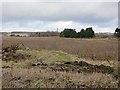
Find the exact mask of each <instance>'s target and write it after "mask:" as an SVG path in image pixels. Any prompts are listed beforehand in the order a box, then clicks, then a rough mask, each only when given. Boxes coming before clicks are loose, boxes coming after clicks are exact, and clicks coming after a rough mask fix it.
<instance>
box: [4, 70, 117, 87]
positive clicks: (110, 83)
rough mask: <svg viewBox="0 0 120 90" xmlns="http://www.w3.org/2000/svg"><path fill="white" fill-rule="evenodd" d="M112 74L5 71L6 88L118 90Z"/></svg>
mask: <svg viewBox="0 0 120 90" xmlns="http://www.w3.org/2000/svg"><path fill="white" fill-rule="evenodd" d="M117 85H118V80H116V79H115V78H113V76H112V75H110V74H102V73H85V72H83V73H70V72H54V71H50V70H47V69H39V68H31V69H20V68H19V69H18V68H13V69H12V73H11V69H3V87H6V88H11V87H13V88H83V87H84V88H99V87H102V88H117Z"/></svg>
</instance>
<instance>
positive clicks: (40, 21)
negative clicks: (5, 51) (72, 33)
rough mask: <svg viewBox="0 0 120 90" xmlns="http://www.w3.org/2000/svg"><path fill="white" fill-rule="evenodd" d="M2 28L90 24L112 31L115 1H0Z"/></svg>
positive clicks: (115, 21)
mask: <svg viewBox="0 0 120 90" xmlns="http://www.w3.org/2000/svg"><path fill="white" fill-rule="evenodd" d="M0 26H2V31H6V32H9V31H30V32H31V31H32V32H34V31H56V30H57V28H58V31H62V30H63V29H64V28H73V29H76V30H77V31H80V30H81V29H82V28H84V29H85V28H87V27H93V29H94V31H95V32H114V30H115V28H116V27H117V26H118V3H117V2H2V25H0Z"/></svg>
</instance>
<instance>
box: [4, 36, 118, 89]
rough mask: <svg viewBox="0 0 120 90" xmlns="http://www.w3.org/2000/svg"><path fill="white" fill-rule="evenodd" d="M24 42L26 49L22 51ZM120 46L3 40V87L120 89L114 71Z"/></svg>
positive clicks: (38, 39)
mask: <svg viewBox="0 0 120 90" xmlns="http://www.w3.org/2000/svg"><path fill="white" fill-rule="evenodd" d="M20 42H22V43H24V45H22V46H21V47H19V48H18V46H16V45H18V43H20ZM117 42H118V41H117V39H65V38H58V37H44V38H41V37H29V38H27V37H3V43H2V44H3V47H2V51H3V52H2V54H3V56H5V58H3V66H2V68H3V69H2V70H3V74H2V75H3V79H2V83H3V84H2V87H3V88H118V78H119V77H118V76H117V75H118V72H117V70H116V67H114V66H115V63H116V62H117V58H118V56H117V55H118V54H117V53H118V49H117V48H118V45H117ZM26 46H27V47H28V48H29V50H27V49H25V48H26ZM43 49H45V50H43ZM11 53H12V54H11ZM6 55H7V56H6ZM4 60H7V62H6V61H4Z"/></svg>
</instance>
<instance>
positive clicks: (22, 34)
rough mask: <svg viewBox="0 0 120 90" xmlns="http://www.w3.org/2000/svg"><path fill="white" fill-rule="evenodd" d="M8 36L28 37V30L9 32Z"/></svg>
mask: <svg viewBox="0 0 120 90" xmlns="http://www.w3.org/2000/svg"><path fill="white" fill-rule="evenodd" d="M10 36H18V37H29V36H30V33H29V32H11V35H10Z"/></svg>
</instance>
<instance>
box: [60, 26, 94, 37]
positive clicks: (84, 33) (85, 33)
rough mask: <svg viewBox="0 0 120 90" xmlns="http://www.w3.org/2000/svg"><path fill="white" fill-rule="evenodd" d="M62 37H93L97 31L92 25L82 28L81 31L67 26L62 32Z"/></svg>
mask: <svg viewBox="0 0 120 90" xmlns="http://www.w3.org/2000/svg"><path fill="white" fill-rule="evenodd" d="M60 37H66V38H93V37H95V33H94V31H93V29H92V27H89V28H86V29H85V30H84V29H81V31H80V32H76V30H75V29H71V28H70V29H69V28H65V29H64V30H63V31H62V32H61V33H60Z"/></svg>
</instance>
